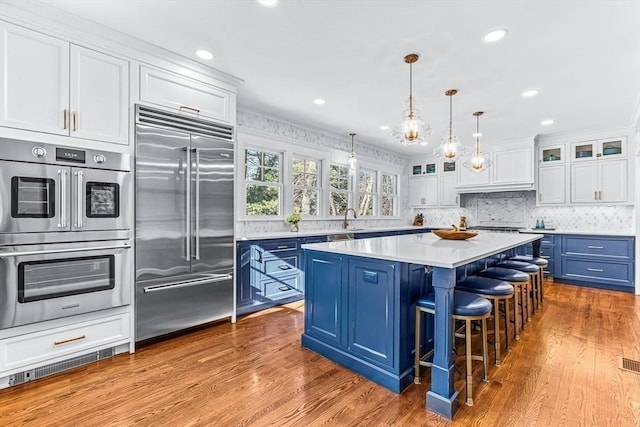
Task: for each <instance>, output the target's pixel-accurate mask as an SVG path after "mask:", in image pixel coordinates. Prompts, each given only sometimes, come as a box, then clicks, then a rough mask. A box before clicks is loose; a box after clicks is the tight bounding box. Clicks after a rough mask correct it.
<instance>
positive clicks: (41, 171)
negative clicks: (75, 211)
mask: <svg viewBox="0 0 640 427" xmlns="http://www.w3.org/2000/svg"><path fill="white" fill-rule="evenodd" d="M0 178H1V179H0V233H44V232H53V231H67V230H70V223H71V221H70V206H71V204H70V201H69V197H70V195H69V189H70V187H69V180H70V169H69V168H68V167H60V166H52V165H43V164H35V163H22V162H9V161H5V160H0Z"/></svg>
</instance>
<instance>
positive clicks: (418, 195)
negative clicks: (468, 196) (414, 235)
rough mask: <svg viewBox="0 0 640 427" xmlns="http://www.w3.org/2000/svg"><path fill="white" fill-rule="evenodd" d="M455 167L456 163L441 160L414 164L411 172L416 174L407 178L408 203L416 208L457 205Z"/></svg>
mask: <svg viewBox="0 0 640 427" xmlns="http://www.w3.org/2000/svg"><path fill="white" fill-rule="evenodd" d="M423 166H424V168H423ZM456 167H457V163H443V162H439V163H436V162H429V163H426V164H425V165H414V166H413V169H412V172H413V173H414V174H415V175H416V176H411V177H410V178H409V205H410V206H412V207H418V208H437V207H452V206H458V205H459V196H458V192H457V190H456ZM421 173H422V175H420V174H421Z"/></svg>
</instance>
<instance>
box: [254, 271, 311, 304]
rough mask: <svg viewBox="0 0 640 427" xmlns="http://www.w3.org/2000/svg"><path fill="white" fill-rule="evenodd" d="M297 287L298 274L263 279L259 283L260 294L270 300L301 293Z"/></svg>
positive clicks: (298, 285) (298, 281)
mask: <svg viewBox="0 0 640 427" xmlns="http://www.w3.org/2000/svg"><path fill="white" fill-rule="evenodd" d="M299 288H300V275H295V276H290V277H283V278H281V279H273V280H263V281H262V282H261V283H260V289H261V291H262V296H263V297H265V298H267V299H270V300H277V299H281V298H287V297H291V296H294V295H302V293H301V292H300V291H299V290H298V289H299Z"/></svg>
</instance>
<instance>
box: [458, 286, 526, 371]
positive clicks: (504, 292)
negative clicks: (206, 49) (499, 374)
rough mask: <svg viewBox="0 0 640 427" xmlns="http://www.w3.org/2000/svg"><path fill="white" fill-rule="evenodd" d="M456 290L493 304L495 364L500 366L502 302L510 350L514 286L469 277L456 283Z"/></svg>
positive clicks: (506, 339)
mask: <svg viewBox="0 0 640 427" xmlns="http://www.w3.org/2000/svg"><path fill="white" fill-rule="evenodd" d="M456 290H459V291H462V292H468V293H471V294H475V295H479V296H481V297H484V298H486V299H488V300H489V301H491V302H492V305H493V336H494V341H493V348H494V351H495V356H496V359H495V364H496V366H500V301H503V304H504V318H505V321H504V335H505V344H506V347H507V349H509V348H510V345H509V320H510V319H509V300H510V299H512V298H513V293H514V288H513V285H511V284H510V283H509V282H505V281H504V280H498V279H492V278H490V277H482V276H469V277H467V278H466V279H463V280H461V281H459V282H458V283H456Z"/></svg>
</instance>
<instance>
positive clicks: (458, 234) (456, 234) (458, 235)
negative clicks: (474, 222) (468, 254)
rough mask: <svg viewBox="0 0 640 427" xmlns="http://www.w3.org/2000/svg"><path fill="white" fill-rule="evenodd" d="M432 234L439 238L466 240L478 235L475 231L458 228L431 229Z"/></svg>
mask: <svg viewBox="0 0 640 427" xmlns="http://www.w3.org/2000/svg"><path fill="white" fill-rule="evenodd" d="M432 233H433V234H435V235H436V236H438V237H440V238H441V239H447V240H466V239H470V238H472V237H475V236H477V235H478V233H477V232H475V231H459V230H448V229H447V230H444V229H441V230H433V231H432Z"/></svg>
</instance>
